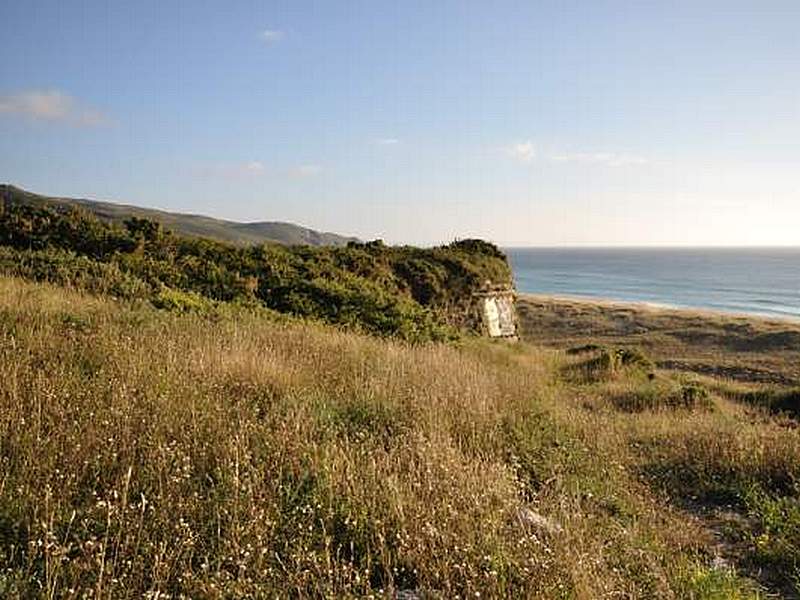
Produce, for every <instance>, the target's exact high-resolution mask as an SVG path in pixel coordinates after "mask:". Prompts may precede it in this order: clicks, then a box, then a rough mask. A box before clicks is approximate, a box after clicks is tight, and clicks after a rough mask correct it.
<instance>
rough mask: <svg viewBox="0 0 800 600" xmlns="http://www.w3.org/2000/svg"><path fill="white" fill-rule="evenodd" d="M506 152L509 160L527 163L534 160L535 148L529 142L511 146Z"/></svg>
mask: <svg viewBox="0 0 800 600" xmlns="http://www.w3.org/2000/svg"><path fill="white" fill-rule="evenodd" d="M506 150H507V152H508V154H509V156H511V158H513V159H514V160H518V161H519V162H522V163H529V162H531V161H532V160H533V159H534V158H536V147H535V146H534V145H533V142H531V141H530V140H527V141H524V142H517V143H516V144H512V145H511V146H509V147H508V148H507V149H506Z"/></svg>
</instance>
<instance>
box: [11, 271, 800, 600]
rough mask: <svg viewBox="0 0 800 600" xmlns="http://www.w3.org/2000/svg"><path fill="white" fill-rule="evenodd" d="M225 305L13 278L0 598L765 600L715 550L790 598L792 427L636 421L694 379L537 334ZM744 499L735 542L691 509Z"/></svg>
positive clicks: (741, 409) (669, 417) (723, 411)
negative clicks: (430, 328) (198, 309)
mask: <svg viewBox="0 0 800 600" xmlns="http://www.w3.org/2000/svg"><path fill="white" fill-rule="evenodd" d="M220 311H221V312H219V313H217V314H213V315H207V316H204V317H201V316H198V315H191V314H189V315H176V314H173V313H167V312H163V311H156V310H154V309H152V308H151V307H148V306H147V305H145V304H141V305H135V304H127V303H120V302H112V301H110V300H103V299H98V298H94V297H90V296H85V295H80V294H78V293H74V292H65V291H64V290H62V289H60V288H53V287H49V286H45V285H41V284H31V283H24V282H21V281H19V280H14V279H0V452H1V454H0V460H2V463H1V464H2V474H1V475H0V565H2V567H0V595H5V596H9V597H14V596H29V595H31V594H33V593H42V594H43V595H44V593H47V594H52V595H53V596H69V595H70V594H69V593H68V590H70V589H73V590H76V592H75V593H76V594H83V593H85V592H94V594H95V595H96V596H97V597H104V598H125V597H141V595H142V594H143V593H145V592H150V593H151V594H155V592H162V593H171V594H180V593H183V594H187V595H190V596H191V597H272V596H275V595H281V596H284V595H294V596H333V597H347V596H363V595H365V594H370V593H373V594H378V595H380V594H381V593H391V592H395V591H398V590H418V591H423V592H428V593H430V594H431V595H432V596H433V597H456V596H459V597H467V596H469V597H475V596H476V593H477V592H480V593H481V595H482V597H540V598H556V597H577V598H587V599H588V598H600V597H638V598H656V597H657V598H745V597H757V595H758V594H757V592H755V591H754V588H753V587H752V586H753V585H754V584H752V583H750V582H748V581H747V580H745V579H743V578H741V577H740V576H737V575H734V574H733V572H732V571H730V570H727V569H714V568H711V566H710V565H711V564H712V562H713V560H714V558H715V557H717V556H720V557H722V558H723V559H725V560H727V561H729V562H730V563H731V564H733V565H735V566H737V567H738V568H739V570H740V573H745V572H748V573H756V572H757V567H756V565H767V570H766V571H762V579H763V580H764V582H765V584H767V585H771V586H772V587H773V589H775V590H782V591H785V592H786V591H787V590H789V588H788V587H787V583H786V576H785V575H784V576H781V573H784V574H785V573H791V569H792V568H793V567H792V565H791V564H789V565H787V564H785V560H784V559H786V558H787V557H789V558H791V557H792V554H791V546H788V547H787V546H785V545H784V546H781V547H780V548H779V547H778V546H774V544H777V543H781V542H786V543H791V542H792V541H793V540H794V541H796V538H792V537H791V535H792V532H791V531H789V532H788V533H787V532H786V531H783V530H774V529H775V527H778V526H779V525H781V524H786V523H789V521H788V519H784V521H781V520H780V518H779V516H780V510H777V509H776V510H773V511H772V513H770V514H773V517H772V520H771V521H769V522H767V519H766V518H761V520H760V521H757V517H759V515H762V513H766V512H768V511H767V509H768V508H769V507H770V506H772V505H770V504H769V502H771V501H772V499H773V498H791V493H792V492H791V489H792V486H793V485H794V483H795V482H796V481H797V477H798V475H800V437H798V430H797V429H793V428H788V427H785V426H784V423H783V422H781V421H779V420H775V419H772V418H769V417H767V416H766V415H764V414H761V413H759V412H754V411H752V409H750V408H748V407H746V406H744V405H742V404H739V403H734V402H730V401H728V400H726V399H725V398H723V397H716V396H714V397H712V399H711V401H712V407H711V408H710V409H697V410H683V409H681V410H674V409H662V410H650V411H645V412H638V413H632V412H629V411H628V410H621V409H620V406H622V405H620V404H619V403H618V402H617V401H616V399H617V398H619V397H620V395H623V394H625V393H635V394H643V393H645V392H646V391H647V390H648V389H650V388H652V387H653V386H669V385H673V384H675V382H672V381H671V380H667V379H665V378H664V377H665V376H662V375H659V376H658V378H657V379H656V380H655V381H649V380H647V378H646V377H644V376H643V374H642V373H639V372H638V371H635V370H624V369H620V370H619V371H617V372H614V373H605V374H602V373H601V374H599V375H601V376H597V375H598V374H597V373H595V374H594V375H595V376H594V377H592V378H590V379H584V378H581V377H577V376H576V374H577V373H581V372H582V371H581V370H580V369H579V368H576V365H578V364H579V362H580V361H582V360H583V358H581V357H568V356H567V355H565V354H564V353H562V352H558V351H554V350H543V349H537V348H535V347H532V346H528V345H527V344H519V345H516V346H506V345H502V344H491V343H488V342H479V341H473V342H469V343H466V344H465V345H462V346H452V345H449V346H448V345H437V344H430V345H423V346H409V345H406V344H403V343H399V342H393V341H388V340H381V339H376V338H369V337H363V336H358V335H355V334H348V333H343V332H341V331H338V330H335V329H332V328H327V327H322V326H317V325H309V324H303V323H301V322H295V321H285V320H284V321H274V320H270V319H269V318H267V317H265V316H259V315H257V314H253V313H248V312H246V311H245V310H243V309H235V308H223V309H220ZM675 385H677V384H675ZM711 484H713V486H712V485H711ZM714 486H716V487H714ZM746 490H753V492H752V495H751V496H748V497H747V498H746V501H747V502H748V503H749V504H746V506H745V507H739V505H736V509H737V510H741V511H743V512H744V511H745V510H746V507H750V512H749V513H747V514H746V515H745V516H743V517H742V519H744V520H745V525H743V526H742V529H741V531H740V532H738V533H737V535H739V537H737V538H736V539H735V540H733V541H730V542H728V541H727V540H721V538H720V537H719V536H716V535H715V533H719V531H718V529H717V528H715V525H714V523H712V521H711V519H710V518H707V515H706V514H704V513H702V514H701V513H700V512H699V511H697V510H695V509H693V508H692V506H691V496H692V495H694V497H695V499H696V498H697V496H698V495H701V494H705V493H709V494H711V493H720V492H723V491H727V492H731V493H736V492H737V491H742V493H744V491H746ZM758 494H762V496H758ZM770 494H771V495H770ZM759 502H760V504H759ZM765 507H766V508H765ZM778 508H780V507H778ZM526 510H532V511H536V512H537V513H538V514H541V515H544V516H545V517H546V518H547V519H549V520H550V522H551V525H550V526H549V527H542V526H538V525H536V523H535V519H531V518H528V517H526V516H525V515H527V514H529V513H526V512H525V511H526ZM732 510H733V509H732ZM759 510H760V511H761V512H758V511H759ZM737 514H738V513H737ZM776 514H777V515H778V516H774V515H776ZM716 516H717V517H718V520H719V519H722V516H720V515H716ZM723 516H724V515H723ZM764 523H766V525H765V524H764ZM776 524H777V525H776ZM726 526H727V525H726ZM771 526H772V527H773V529H769V527H771ZM558 527H560V528H561V530H558ZM548 529H549V531H548ZM764 535H767V538H764V537H763V536H764ZM769 536H772V537H771V538H770V537H769ZM781 536H783V537H781ZM765 540H766V541H765ZM773 546H774V548H773ZM773 549H775V550H776V551H777V550H781V552H780V553H778V554H779V556H774V554H775V553H773V554H770V552H769V551H770V550H773ZM795 556H796V555H795ZM781 560H784V562H780V561H781ZM759 561H760V562H759ZM771 575H775V577H773V578H772V579H770V576H771ZM781 577H782V578H781ZM787 593H789V592H787Z"/></svg>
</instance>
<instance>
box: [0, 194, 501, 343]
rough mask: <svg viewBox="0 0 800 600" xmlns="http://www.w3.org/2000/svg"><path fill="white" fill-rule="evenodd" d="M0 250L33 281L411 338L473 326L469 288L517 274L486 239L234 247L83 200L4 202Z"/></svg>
mask: <svg viewBox="0 0 800 600" xmlns="http://www.w3.org/2000/svg"><path fill="white" fill-rule="evenodd" d="M0 251H1V252H0V269H2V271H3V272H4V273H6V274H11V275H17V276H21V277H26V278H30V279H34V280H37V281H49V282H52V283H57V284H61V285H71V286H74V287H79V288H83V289H87V290H89V291H92V292H96V293H108V294H111V295H113V296H116V297H121V298H146V299H149V300H151V301H152V302H153V303H154V304H156V305H157V306H159V307H162V308H175V309H178V310H184V309H186V308H187V307H188V306H189V304H191V303H188V304H187V302H185V301H180V302H172V301H171V300H170V298H173V299H174V298H178V297H179V295H180V294H190V295H197V296H202V297H203V298H205V299H207V300H208V301H217V302H232V301H257V302H259V303H261V304H263V305H264V306H266V307H268V308H272V309H275V310H277V311H280V312H286V313H290V314H294V315H298V316H302V317H309V318H315V319H321V320H323V321H326V322H328V323H333V324H337V325H344V326H348V327H351V328H353V329H358V330H363V331H365V332H368V333H373V334H379V335H392V336H398V337H402V338H405V339H409V340H430V339H433V340H443V339H448V338H452V337H454V336H455V335H456V331H457V330H458V329H474V328H475V327H476V326H477V320H476V315H475V313H474V311H472V310H471V308H472V306H471V293H472V292H473V291H475V290H477V289H478V288H479V287H480V286H482V285H483V284H484V283H485V282H486V281H490V282H493V283H495V284H506V285H508V284H510V283H511V271H510V268H509V265H508V263H507V261H506V258H505V256H504V255H503V253H502V252H500V251H499V250H498V249H497V247H495V246H493V245H492V244H489V243H486V242H483V241H480V240H463V241H458V242H454V243H452V244H450V245H447V246H441V247H437V248H432V249H421V248H412V247H389V246H386V245H384V244H383V243H381V242H379V241H377V242H369V243H356V242H351V243H350V244H348V246H347V247H346V248H334V247H325V248H320V247H311V246H294V247H286V246H280V245H272V244H266V245H261V246H251V247H238V246H232V245H227V244H224V243H221V242H216V241H212V240H207V239H199V238H182V237H178V236H175V235H172V234H171V233H169V232H167V231H164V230H163V229H162V227H161V226H160V225H159V224H158V223H156V222H153V221H149V220H147V219H139V218H135V217H134V218H131V219H128V220H127V221H125V223H124V226H118V225H114V224H110V223H105V222H103V221H100V220H98V219H97V218H95V217H94V216H92V215H90V214H89V213H87V212H84V211H81V210H79V209H71V210H55V209H52V208H47V207H34V206H28V205H16V204H7V205H5V206H3V207H2V211H0ZM165 290H173V292H170V291H165ZM189 297H194V296H185V297H183V298H184V300H186V298H189ZM194 304H197V302H195V303H194Z"/></svg>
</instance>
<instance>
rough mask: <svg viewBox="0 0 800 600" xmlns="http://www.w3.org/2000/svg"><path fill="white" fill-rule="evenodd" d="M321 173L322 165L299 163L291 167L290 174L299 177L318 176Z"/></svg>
mask: <svg viewBox="0 0 800 600" xmlns="http://www.w3.org/2000/svg"><path fill="white" fill-rule="evenodd" d="M320 173H322V167H321V166H320V165H298V166H296V167H292V168H291V169H289V175H291V176H292V177H297V178H299V179H305V178H308V177H316V176H317V175H319V174H320Z"/></svg>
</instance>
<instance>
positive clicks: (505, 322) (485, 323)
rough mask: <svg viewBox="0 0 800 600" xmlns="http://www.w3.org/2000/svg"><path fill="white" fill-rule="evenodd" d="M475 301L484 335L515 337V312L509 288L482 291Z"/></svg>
mask: <svg viewBox="0 0 800 600" xmlns="http://www.w3.org/2000/svg"><path fill="white" fill-rule="evenodd" d="M474 297H475V300H476V304H477V310H478V312H479V313H480V320H481V324H482V329H483V332H484V334H485V335H488V336H489V337H493V338H511V339H516V337H517V311H516V307H515V295H514V291H513V290H511V289H509V288H499V289H484V290H482V291H480V292H476V293H475V295H474Z"/></svg>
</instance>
